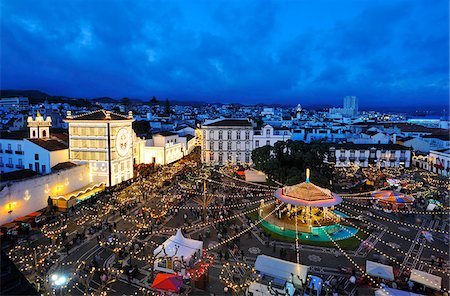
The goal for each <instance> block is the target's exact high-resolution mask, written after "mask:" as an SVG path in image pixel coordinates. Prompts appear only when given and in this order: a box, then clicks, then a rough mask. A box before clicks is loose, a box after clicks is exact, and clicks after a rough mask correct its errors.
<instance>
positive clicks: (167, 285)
mask: <svg viewBox="0 0 450 296" xmlns="http://www.w3.org/2000/svg"><path fill="white" fill-rule="evenodd" d="M182 286H183V279H182V278H181V277H180V276H178V275H175V274H168V273H158V274H157V275H156V277H155V280H154V281H153V283H152V289H155V290H157V291H158V292H159V293H160V294H162V295H165V294H166V293H171V294H172V293H177V294H178V293H179V292H180V290H181V287H182Z"/></svg>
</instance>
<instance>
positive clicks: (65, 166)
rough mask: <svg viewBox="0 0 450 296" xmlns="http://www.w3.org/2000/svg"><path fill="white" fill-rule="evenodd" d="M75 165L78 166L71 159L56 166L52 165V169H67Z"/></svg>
mask: <svg viewBox="0 0 450 296" xmlns="http://www.w3.org/2000/svg"><path fill="white" fill-rule="evenodd" d="M74 166H77V165H76V164H75V163H73V162H71V161H66V162H60V163H58V164H57V165H55V166H54V167H52V171H59V170H65V169H69V168H72V167H74Z"/></svg>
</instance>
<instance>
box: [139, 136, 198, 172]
mask: <svg viewBox="0 0 450 296" xmlns="http://www.w3.org/2000/svg"><path fill="white" fill-rule="evenodd" d="M140 145H141V153H142V155H141V163H156V164H160V165H166V164H169V163H172V162H175V161H177V160H179V159H181V158H183V157H184V156H186V155H188V154H189V153H191V152H192V150H193V149H194V147H195V137H194V136H192V135H189V134H188V135H186V136H184V137H182V136H180V135H179V134H176V133H173V132H160V133H158V134H154V135H153V137H152V139H147V140H144V142H141V144H140Z"/></svg>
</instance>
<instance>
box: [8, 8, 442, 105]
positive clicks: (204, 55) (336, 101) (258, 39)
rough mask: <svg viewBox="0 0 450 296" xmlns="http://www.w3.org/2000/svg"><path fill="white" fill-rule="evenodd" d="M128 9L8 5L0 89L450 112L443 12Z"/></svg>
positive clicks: (287, 9) (374, 9) (118, 96)
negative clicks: (350, 102)
mask: <svg viewBox="0 0 450 296" xmlns="http://www.w3.org/2000/svg"><path fill="white" fill-rule="evenodd" d="M133 4H134V5H133V6H130V5H127V4H125V3H123V2H109V5H108V7H106V6H105V5H104V2H91V3H89V2H84V1H81V2H72V3H70V4H69V5H67V4H66V3H65V4H64V5H62V4H61V3H59V2H51V1H45V2H43V3H39V4H36V3H33V2H28V1H15V2H3V3H2V7H1V9H2V12H1V14H2V16H3V17H2V20H1V24H2V26H1V32H2V36H3V37H2V51H1V54H0V57H1V61H2V62H1V64H2V67H1V69H2V70H1V74H2V75H1V76H2V79H1V85H2V87H1V88H2V89H39V90H42V91H44V92H47V93H50V94H52V95H64V96H69V97H88V98H93V97H102V96H109V97H113V98H121V97H130V98H132V99H141V100H148V99H149V98H151V96H153V95H155V96H156V97H158V98H161V99H163V98H166V97H167V98H169V99H173V100H177V101H183V100H185V101H205V102H224V103H233V102H241V103H248V104H256V103H269V104H270V103H280V104H296V103H301V104H302V105H303V104H305V105H321V104H324V105H330V106H339V105H341V104H342V99H343V98H344V97H345V96H347V95H355V96H357V97H358V98H359V99H360V101H361V105H362V106H369V105H370V104H367V103H365V102H371V101H374V102H375V101H376V102H377V104H372V105H378V106H386V107H392V106H401V105H405V102H407V105H408V106H420V105H421V104H422V103H423V102H424V101H425V102H427V105H430V106H438V107H439V106H442V107H444V108H445V106H447V105H448V4H447V3H446V2H445V1H437V2H436V3H434V5H433V6H429V5H427V3H426V2H425V1H414V2H413V3H410V2H406V1H389V2H388V1H382V2H377V3H368V2H364V1H341V2H339V5H337V4H335V3H333V2H331V1H319V2H316V3H315V4H312V3H310V2H305V1H297V2H276V1H275V2H264V3H259V2H248V3H246V4H245V5H242V3H238V2H226V4H225V2H214V3H207V2H196V3H191V4H192V5H191V4H189V5H188V4H185V3H183V2H178V1H170V2H165V3H161V2H140V3H133ZM324 6H326V7H328V8H329V10H325V9H323V7H324ZM25 8H27V9H25ZM68 20H70V21H68ZM436 28H438V30H436Z"/></svg>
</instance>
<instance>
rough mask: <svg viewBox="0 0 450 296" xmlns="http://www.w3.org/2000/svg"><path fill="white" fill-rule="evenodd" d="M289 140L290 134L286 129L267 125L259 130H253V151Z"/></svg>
mask: <svg viewBox="0 0 450 296" xmlns="http://www.w3.org/2000/svg"><path fill="white" fill-rule="evenodd" d="M290 139H291V132H290V130H289V129H288V128H274V127H272V126H270V125H268V124H266V125H264V126H263V127H262V128H261V130H255V131H254V135H253V149H256V148H259V147H262V146H265V145H270V146H273V145H274V144H275V143H276V142H278V141H287V140H290Z"/></svg>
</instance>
